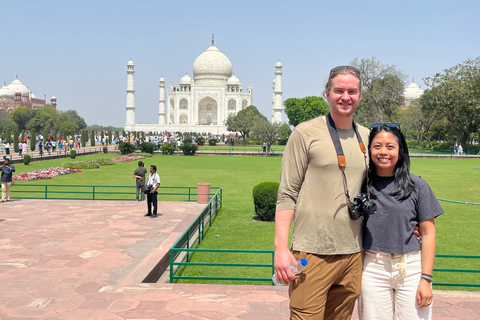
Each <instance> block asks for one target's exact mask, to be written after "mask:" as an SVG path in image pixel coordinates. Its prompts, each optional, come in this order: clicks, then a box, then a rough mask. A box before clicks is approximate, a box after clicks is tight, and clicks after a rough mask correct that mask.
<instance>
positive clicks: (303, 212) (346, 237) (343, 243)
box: [277, 117, 369, 255]
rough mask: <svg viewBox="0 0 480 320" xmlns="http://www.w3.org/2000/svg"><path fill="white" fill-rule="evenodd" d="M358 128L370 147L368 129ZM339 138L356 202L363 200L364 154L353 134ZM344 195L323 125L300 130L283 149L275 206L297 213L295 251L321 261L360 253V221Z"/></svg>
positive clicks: (303, 126)
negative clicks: (325, 257)
mask: <svg viewBox="0 0 480 320" xmlns="http://www.w3.org/2000/svg"><path fill="white" fill-rule="evenodd" d="M357 127H358V131H359V133H360V135H361V137H362V140H363V142H364V144H365V146H366V145H368V134H369V131H368V129H367V128H365V127H362V126H357ZM337 132H338V135H339V138H340V142H341V144H342V148H343V152H344V154H345V159H346V163H347V165H346V169H345V174H346V177H347V185H348V191H349V193H350V198H351V199H353V197H355V196H356V195H358V194H360V191H361V186H362V182H363V180H364V178H365V176H366V172H365V160H364V154H363V153H362V151H361V149H360V146H359V143H358V140H357V137H356V135H355V131H354V130H353V128H351V129H347V130H344V129H337ZM367 163H368V160H367ZM344 193H345V191H344V186H343V176H342V172H341V170H340V168H339V166H338V161H337V154H336V151H335V147H334V144H333V142H332V139H331V137H330V133H329V132H328V127H327V124H326V122H325V119H324V118H322V117H318V118H315V119H313V120H310V121H307V122H303V123H301V124H299V125H298V126H297V127H296V128H295V129H294V130H293V132H292V135H291V136H290V138H289V140H288V143H287V146H286V147H285V152H284V154H283V160H282V170H281V175H280V187H279V190H278V200H277V211H278V210H285V209H295V214H294V217H293V225H294V227H293V236H292V249H293V250H298V251H303V252H308V253H314V254H322V255H333V254H350V253H355V252H359V251H361V250H362V231H361V229H362V218H360V219H358V220H351V219H350V216H349V214H348V208H347V202H346V198H345V195H344Z"/></svg>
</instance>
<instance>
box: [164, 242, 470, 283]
mask: <svg viewBox="0 0 480 320" xmlns="http://www.w3.org/2000/svg"><path fill="white" fill-rule="evenodd" d="M174 252H177V254H175V253H174ZM180 252H184V253H185V254H184V256H183V257H182V259H181V261H178V262H177V257H178V255H179V253H180ZM195 252H205V253H213V252H221V253H222V254H230V253H254V254H270V255H271V257H272V258H271V263H269V264H253V263H252V264H251V263H209V262H190V260H191V255H192V254H194V253H195ZM274 253H275V251H273V250H239V249H232V250H229V249H195V248H175V247H172V248H171V249H170V282H173V281H174V280H178V279H197V280H220V281H223V280H233V281H270V282H271V281H272V278H271V277H268V278H245V277H218V276H211V277H205V276H181V275H176V274H177V273H178V271H179V268H180V266H184V267H187V266H205V267H214V266H215V267H218V266H220V267H251V268H269V269H271V270H272V273H271V274H272V275H273V273H274V260H273V259H274ZM436 257H437V258H454V259H480V256H467V255H449V254H437V255H436ZM434 272H462V273H480V270H476V269H449V268H435V269H434ZM477 280H478V281H477V283H455V282H434V283H433V285H434V286H449V287H477V288H478V287H480V279H477ZM272 285H273V283H272Z"/></svg>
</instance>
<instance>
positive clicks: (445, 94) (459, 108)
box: [422, 57, 480, 145]
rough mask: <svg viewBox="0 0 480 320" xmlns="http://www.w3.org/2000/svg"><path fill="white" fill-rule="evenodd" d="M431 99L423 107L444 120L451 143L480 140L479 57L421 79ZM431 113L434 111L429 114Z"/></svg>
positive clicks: (468, 142)
mask: <svg viewBox="0 0 480 320" xmlns="http://www.w3.org/2000/svg"><path fill="white" fill-rule="evenodd" d="M424 82H425V83H426V84H427V85H428V86H429V87H431V97H430V99H429V100H425V101H423V102H424V104H423V105H422V106H423V107H427V106H428V107H429V109H430V110H434V113H435V114H436V117H437V118H438V119H440V118H443V119H447V121H448V123H449V135H450V138H451V140H452V141H453V140H455V141H456V142H461V143H462V144H464V145H466V144H470V143H471V141H472V140H474V139H473V137H472V136H473V135H477V138H476V140H479V139H480V132H479V131H480V121H479V119H480V57H477V58H476V59H469V60H466V61H464V62H463V63H460V64H458V65H456V66H454V67H451V68H449V69H445V70H443V72H441V73H437V74H435V75H433V76H431V77H428V78H426V79H424ZM432 112H433V111H432Z"/></svg>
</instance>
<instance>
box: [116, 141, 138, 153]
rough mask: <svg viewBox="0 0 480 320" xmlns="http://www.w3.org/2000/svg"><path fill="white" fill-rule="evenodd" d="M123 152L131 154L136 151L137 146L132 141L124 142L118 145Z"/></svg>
mask: <svg viewBox="0 0 480 320" xmlns="http://www.w3.org/2000/svg"><path fill="white" fill-rule="evenodd" d="M118 149H120V153H121V154H129V153H132V152H134V151H135V146H134V145H133V144H131V143H130V142H123V143H120V144H119V145H118Z"/></svg>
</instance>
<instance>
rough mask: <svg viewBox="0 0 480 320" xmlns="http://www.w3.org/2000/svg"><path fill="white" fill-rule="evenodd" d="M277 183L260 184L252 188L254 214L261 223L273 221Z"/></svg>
mask: <svg viewBox="0 0 480 320" xmlns="http://www.w3.org/2000/svg"><path fill="white" fill-rule="evenodd" d="M278 186H279V183H278V182H262V183H260V184H257V185H256V186H255V187H253V204H254V206H255V214H256V215H257V216H258V218H260V220H262V221H275V208H276V205H277V194H278Z"/></svg>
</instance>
